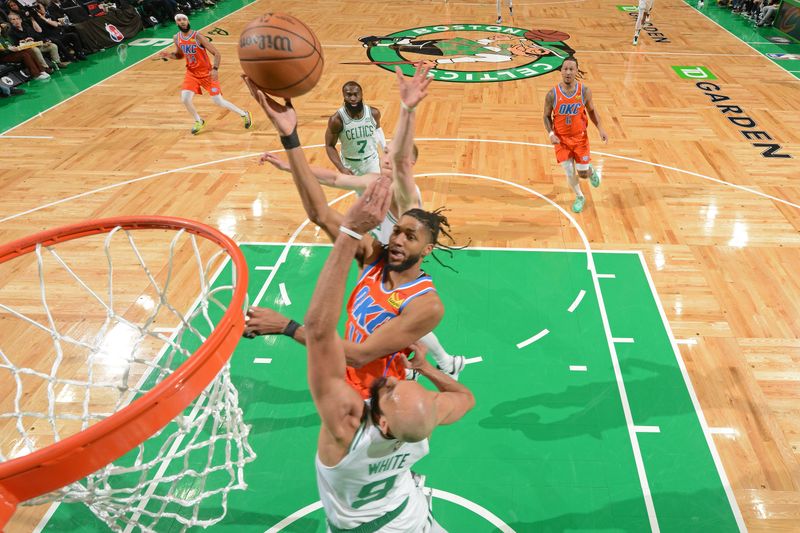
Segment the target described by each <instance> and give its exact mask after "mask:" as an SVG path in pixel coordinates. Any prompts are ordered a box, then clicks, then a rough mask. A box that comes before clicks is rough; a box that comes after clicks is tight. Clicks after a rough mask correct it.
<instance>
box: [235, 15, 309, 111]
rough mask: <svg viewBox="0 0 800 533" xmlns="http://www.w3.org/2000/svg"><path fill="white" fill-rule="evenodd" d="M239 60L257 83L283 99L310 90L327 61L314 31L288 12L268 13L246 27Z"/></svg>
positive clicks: (248, 74) (245, 71) (240, 41)
mask: <svg viewBox="0 0 800 533" xmlns="http://www.w3.org/2000/svg"><path fill="white" fill-rule="evenodd" d="M239 62H240V63H241V65H242V70H243V71H244V73H245V74H247V76H248V77H249V78H250V79H251V80H253V81H254V82H255V83H256V85H258V86H259V87H261V88H262V89H263V90H264V91H265V92H267V93H269V94H271V95H273V96H280V97H282V98H294V97H297V96H300V95H302V94H305V93H307V92H308V91H310V90H311V89H312V88H313V87H314V86H315V85H316V84H317V82H318V81H319V78H320V76H321V75H322V66H323V64H324V63H325V62H324V60H323V58H322V45H321V44H320V42H319V40H318V39H317V36H316V35H314V32H312V31H311V29H309V27H308V26H306V25H305V24H303V23H302V22H300V21H299V20H297V19H296V18H294V17H293V16H291V15H286V14H284V13H267V14H266V15H262V16H260V17H258V18H257V19H255V20H253V21H252V22H250V24H248V25H247V26H246V27H245V29H244V31H243V32H242V35H241V37H240V38H239Z"/></svg>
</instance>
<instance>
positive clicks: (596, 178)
mask: <svg viewBox="0 0 800 533" xmlns="http://www.w3.org/2000/svg"><path fill="white" fill-rule="evenodd" d="M589 183H591V184H592V187H599V186H600V174H598V173H597V171H596V170H595V169H594V167H592V175H591V176H589Z"/></svg>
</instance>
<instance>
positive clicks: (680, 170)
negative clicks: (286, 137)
mask: <svg viewBox="0 0 800 533" xmlns="http://www.w3.org/2000/svg"><path fill="white" fill-rule="evenodd" d="M770 63H771V61H770ZM779 68H780V67H779ZM781 70H783V69H781ZM784 72H786V71H784ZM796 81H800V80H796ZM414 140H415V141H416V142H422V141H429V142H437V141H450V142H476V143H496V144H515V145H518V146H538V147H541V148H552V146H553V145H552V144H541V143H531V142H526V141H501V140H497V139H460V138H454V137H448V138H439V137H421V138H419V139H414ZM596 153H597V154H598V155H604V156H606V157H611V158H614V159H622V160H623V161H633V162H635V163H642V164H643V165H650V166H653V167H658V168H663V169H666V170H672V171H675V172H680V173H681V174H687V175H689V176H694V177H696V178H700V179H704V180H708V181H711V182H713V183H718V184H720V185H727V186H728V187H732V188H734V189H739V190H742V191H746V192H749V193H750V194H755V195H756V196H761V197H762V198H768V199H770V200H774V201H776V202H780V203H782V204H786V205H789V206H792V207H794V208H795V209H800V204H795V203H792V202H790V201H789V200H784V199H783V198H778V197H777V196H772V195H771V194H767V193H763V192H761V191H758V190H756V189H751V188H749V187H745V186H743V185H737V184H736V183H731V182H728V181H724V180H721V179H717V178H712V177H710V176H705V175H703V174H698V173H697V172H692V171H691V170H683V169H680V168H676V167H671V166H669V165H662V164H661V163H652V162H650V161H645V160H643V159H636V158H635V157H627V156H624V155H616V154H609V153H607V152H596ZM515 185H516V184H515ZM0 222H2V220H0Z"/></svg>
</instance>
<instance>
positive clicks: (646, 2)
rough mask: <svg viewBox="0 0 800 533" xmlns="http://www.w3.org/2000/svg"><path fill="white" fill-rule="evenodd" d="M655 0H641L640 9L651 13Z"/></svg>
mask: <svg viewBox="0 0 800 533" xmlns="http://www.w3.org/2000/svg"><path fill="white" fill-rule="evenodd" d="M654 2H655V0H639V11H644V12H645V13H650V10H651V9H653V3H654Z"/></svg>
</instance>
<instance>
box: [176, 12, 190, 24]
mask: <svg viewBox="0 0 800 533" xmlns="http://www.w3.org/2000/svg"><path fill="white" fill-rule="evenodd" d="M179 20H186V21H188V20H189V17H187V16H186V15H184V14H183V13H178V14H177V15H175V22H178V21H179Z"/></svg>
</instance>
